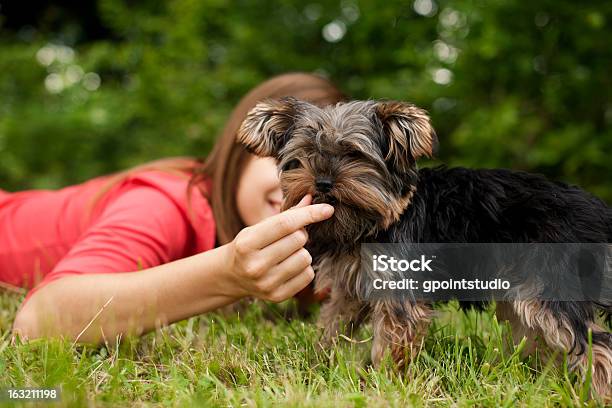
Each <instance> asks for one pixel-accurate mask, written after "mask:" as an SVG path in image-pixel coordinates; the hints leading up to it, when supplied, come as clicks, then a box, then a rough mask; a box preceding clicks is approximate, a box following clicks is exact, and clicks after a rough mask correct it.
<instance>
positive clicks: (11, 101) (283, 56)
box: [0, 0, 612, 202]
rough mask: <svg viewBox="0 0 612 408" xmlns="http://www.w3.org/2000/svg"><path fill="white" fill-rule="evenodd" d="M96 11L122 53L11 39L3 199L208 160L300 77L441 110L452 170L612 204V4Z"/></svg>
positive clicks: (217, 1)
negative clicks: (281, 76) (248, 103)
mask: <svg viewBox="0 0 612 408" xmlns="http://www.w3.org/2000/svg"><path fill="white" fill-rule="evenodd" d="M136 4H138V5H136ZM417 11H418V12H417ZM0 13H1V11H0ZM98 13H99V15H100V17H101V20H102V23H103V25H104V27H106V28H107V29H108V30H109V32H110V35H109V36H107V37H108V38H105V39H99V40H95V41H93V40H87V39H86V37H85V36H84V35H83V29H84V28H85V27H79V26H78V25H77V27H75V26H74V24H66V25H65V26H64V27H63V28H60V29H57V30H56V31H52V32H49V31H45V30H42V29H41V30H39V31H35V32H34V33H32V32H30V31H23V30H22V31H23V32H22V31H20V32H18V33H14V32H9V31H7V30H5V31H3V32H2V34H0V95H1V96H0V186H2V187H3V188H5V189H9V190H12V189H25V188H35V187H59V186H62V185H66V184H69V183H74V182H78V181H82V180H85V179H87V178H90V177H93V176H96V175H99V174H103V173H105V172H109V171H113V170H116V169H119V168H123V167H126V166H130V165H134V164H137V163H140V162H143V161H146V160H150V159H154V158H158V157H163V156H169V155H181V154H189V155H197V156H203V155H205V154H206V153H207V152H208V151H209V149H210V148H211V146H212V144H213V143H214V139H215V137H216V135H217V134H218V132H219V131H220V129H221V127H222V126H223V123H224V121H225V119H226V118H227V116H228V113H229V111H230V110H231V108H232V106H233V105H234V104H235V103H236V102H237V101H238V99H239V98H240V97H241V96H242V95H243V94H244V93H245V92H247V91H248V90H249V89H250V88H251V87H252V86H254V85H256V84H257V83H259V82H260V81H262V80H264V79H266V78H268V77H270V76H272V75H274V74H278V73H282V72H287V71H296V70H300V71H316V72H319V73H322V74H325V75H328V76H330V78H332V79H333V80H334V81H336V82H337V83H338V84H339V85H340V86H341V87H342V88H343V89H344V90H345V91H346V92H347V93H348V94H349V95H351V96H352V97H354V98H389V99H403V100H409V101H413V102H415V103H417V104H419V105H421V106H423V107H425V108H427V109H429V110H430V112H431V114H432V117H433V121H434V125H435V127H436V128H437V129H438V133H439V138H440V143H441V150H440V159H441V160H442V161H444V162H447V163H449V164H452V165H467V166H475V167H493V166H496V167H508V168H517V169H525V170H530V171H535V172H541V173H544V174H546V175H548V176H550V177H553V178H556V179H559V180H563V181H567V182H571V183H577V184H580V185H582V186H583V187H585V188H586V189H588V190H590V191H592V192H593V193H595V194H597V195H599V196H601V197H602V198H604V199H606V200H608V201H609V202H610V201H612V186H611V185H610V174H612V160H610V159H609V157H610V152H612V130H611V126H610V124H611V123H612V105H611V104H610V88H611V86H610V81H611V80H610V76H609V67H610V66H611V65H612V64H611V63H612V53H611V52H610V47H609V38H611V37H612V32H611V31H612V30H611V28H610V24H609V23H610V21H611V20H612V4H611V3H608V2H599V1H585V2H581V3H580V6H577V4H576V3H575V2H572V1H569V0H561V1H552V0H544V1H538V2H522V1H510V0H497V1H489V2H482V1H476V0H458V1H453V2H451V1H437V2H433V3H432V2H431V1H429V0H417V1H415V2H412V1H411V2H406V1H398V0H390V1H385V2H373V1H351V0H342V1H334V2H328V1H324V2H303V1H298V0H283V1H277V2H253V1H244V0H243V1H234V2H228V1H221V0H206V1H199V0H173V1H169V2H162V1H146V2H128V1H124V0H100V1H99V2H98ZM1 20H2V19H1V16H0V21H1ZM0 24H1V23H0ZM98 79H99V81H98ZM98 82H99V86H97V84H98Z"/></svg>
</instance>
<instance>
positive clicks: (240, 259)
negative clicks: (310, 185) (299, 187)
mask: <svg viewBox="0 0 612 408" xmlns="http://www.w3.org/2000/svg"><path fill="white" fill-rule="evenodd" d="M311 201H312V197H311V196H310V195H306V196H305V197H304V198H303V199H302V200H301V201H300V202H299V203H298V204H297V205H296V206H295V207H292V208H290V209H289V210H287V211H284V212H282V213H280V214H278V215H275V216H272V217H269V218H267V219H265V220H264V221H262V222H260V223H258V224H255V225H253V226H250V227H246V228H244V229H243V230H242V231H240V232H239V233H238V235H236V238H234V240H233V241H232V242H231V243H230V244H229V245H228V250H229V256H228V262H229V266H228V270H229V271H231V272H230V273H231V274H232V275H233V281H234V285H235V287H236V288H237V289H238V292H239V296H240V297H244V296H254V297H256V298H259V299H263V300H267V301H271V302H281V301H283V300H285V299H288V298H290V297H292V296H293V295H295V294H296V293H298V292H299V291H300V290H302V289H303V288H304V287H306V285H308V284H309V283H310V282H311V281H312V279H313V278H314V271H313V269H312V266H311V265H310V264H311V262H312V256H310V254H309V253H308V251H307V250H306V249H305V248H304V245H305V244H306V241H308V234H307V233H306V230H305V229H304V227H305V226H306V225H309V224H313V223H315V222H320V221H323V220H326V219H328V218H329V217H331V216H332V214H333V213H334V208H333V207H332V206H331V205H329V204H313V205H310V202H311Z"/></svg>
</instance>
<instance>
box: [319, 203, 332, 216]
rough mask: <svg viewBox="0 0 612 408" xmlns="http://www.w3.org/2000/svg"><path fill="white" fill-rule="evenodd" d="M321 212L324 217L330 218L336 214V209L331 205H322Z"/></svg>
mask: <svg viewBox="0 0 612 408" xmlns="http://www.w3.org/2000/svg"><path fill="white" fill-rule="evenodd" d="M319 211H321V215H322V216H324V217H329V216H330V215H332V214H333V213H334V207H332V206H331V205H329V204H322V206H321V209H320V210H319Z"/></svg>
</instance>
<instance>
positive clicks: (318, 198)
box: [312, 193, 338, 205]
mask: <svg viewBox="0 0 612 408" xmlns="http://www.w3.org/2000/svg"><path fill="white" fill-rule="evenodd" d="M312 203H313V204H330V205H334V204H337V203H338V200H337V199H336V197H334V196H333V195H331V194H319V193H317V194H315V195H314V196H313V197H312Z"/></svg>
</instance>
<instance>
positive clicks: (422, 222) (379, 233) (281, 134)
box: [238, 98, 612, 396]
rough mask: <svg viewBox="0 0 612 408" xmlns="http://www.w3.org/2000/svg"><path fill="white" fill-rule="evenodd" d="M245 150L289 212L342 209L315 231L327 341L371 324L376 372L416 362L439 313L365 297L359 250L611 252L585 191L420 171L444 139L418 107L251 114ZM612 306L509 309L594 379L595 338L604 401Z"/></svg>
mask: <svg viewBox="0 0 612 408" xmlns="http://www.w3.org/2000/svg"><path fill="white" fill-rule="evenodd" d="M238 138H239V141H240V142H241V143H243V144H244V145H245V146H246V148H247V149H248V150H249V151H251V152H252V153H254V154H256V155H259V156H271V157H274V158H276V160H277V161H278V163H279V170H280V179H281V188H282V190H283V193H284V196H285V202H284V207H285V208H288V207H290V206H293V205H295V204H296V203H297V202H298V201H299V200H300V199H301V198H302V197H303V196H304V195H306V194H312V195H313V202H314V203H322V202H326V203H330V204H332V205H333V206H334V207H335V212H334V215H333V217H332V218H331V219H329V220H327V221H324V222H320V223H317V224H314V225H311V226H310V227H308V233H309V244H308V249H309V250H310V251H311V253H312V255H313V259H314V260H315V261H314V265H315V271H316V278H315V287H316V289H317V290H322V289H324V288H328V287H330V288H331V296H330V299H329V301H328V302H327V303H325V304H324V305H323V307H322V309H321V314H320V323H321V325H322V326H323V328H324V333H325V336H326V338H328V339H329V338H333V337H334V336H336V335H337V334H338V333H342V332H343V330H345V329H346V328H353V329H354V328H355V327H357V326H358V325H359V324H360V323H361V322H363V321H364V320H365V319H366V318H370V319H371V322H372V326H373V331H374V339H373V346H372V351H371V356H372V362H373V363H374V365H379V364H380V362H381V359H382V358H383V356H384V354H385V353H387V352H389V353H390V355H391V357H392V358H393V360H394V361H395V362H396V363H397V364H398V365H399V366H401V365H403V364H406V363H407V362H408V360H409V359H410V358H411V357H413V356H414V354H416V351H417V350H418V347H419V344H420V342H421V339H422V336H423V335H424V334H426V332H427V324H428V321H429V320H430V318H431V315H432V309H431V305H430V304H428V303H427V302H415V301H408V300H401V299H378V300H369V301H368V300H364V299H363V297H360V296H359V293H358V286H359V284H360V279H359V274H360V266H361V265H360V244H361V243H365V242H400V243H419V242H458V243H467V242H471V243H481V242H492V243H496V242H498V243H513V242H517V243H537V242H553V243H566V242H574V243H606V242H611V240H612V209H610V208H609V207H608V206H607V205H606V204H605V203H604V202H602V201H601V200H599V199H597V198H595V197H593V196H591V195H590V194H588V193H586V192H585V191H583V190H581V189H579V188H576V187H572V186H568V185H566V184H563V183H558V182H552V181H548V180H547V179H545V178H544V177H542V176H539V175H534V174H529V173H525V172H518V171H510V170H501V169H495V170H471V169H465V168H446V167H437V168H425V169H421V170H419V169H417V165H416V161H417V159H419V158H420V157H422V156H428V157H432V156H433V155H434V153H435V151H436V148H437V138H436V134H435V132H434V129H433V128H432V126H431V124H430V120H429V117H428V115H427V113H426V112H425V111H424V110H422V109H420V108H418V107H416V106H414V105H412V104H409V103H404V102H395V101H353V102H348V103H342V104H338V105H335V106H330V107H325V108H319V107H316V106H314V105H312V104H309V103H307V102H303V101H300V100H296V99H292V98H284V99H281V100H268V101H264V102H261V103H259V104H258V105H257V106H256V107H255V108H253V109H252V110H251V111H250V112H249V114H248V116H247V118H246V120H245V121H244V122H243V123H242V126H241V127H240V129H239V132H238ZM597 307H600V308H603V310H604V312H607V313H610V312H611V311H612V304H610V303H606V304H601V303H596V302H587V301H580V302H574V301H551V300H541V299H540V300H539V299H537V298H531V299H526V300H513V301H509V302H500V303H499V304H498V313H499V314H501V315H502V317H503V318H505V319H507V320H509V321H510V323H511V324H512V326H513V332H514V333H516V334H519V335H521V336H522V335H523V334H526V335H528V336H530V337H532V338H535V337H536V336H540V337H541V338H542V339H544V341H545V342H546V343H547V345H548V346H549V347H551V348H552V349H553V350H558V351H562V352H566V353H568V359H569V363H570V366H571V367H573V368H575V369H577V370H579V371H580V372H582V373H583V374H584V373H585V370H586V369H587V352H586V350H587V349H588V330H589V329H591V330H592V356H593V360H592V374H593V385H594V388H595V390H596V391H597V392H598V393H599V394H601V395H607V396H609V395H610V387H611V385H610V384H611V382H612V334H611V333H610V332H609V331H607V330H605V329H604V328H602V327H600V326H598V325H597V324H596V323H595V315H596V308H597Z"/></svg>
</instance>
